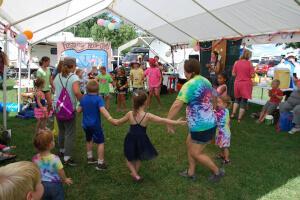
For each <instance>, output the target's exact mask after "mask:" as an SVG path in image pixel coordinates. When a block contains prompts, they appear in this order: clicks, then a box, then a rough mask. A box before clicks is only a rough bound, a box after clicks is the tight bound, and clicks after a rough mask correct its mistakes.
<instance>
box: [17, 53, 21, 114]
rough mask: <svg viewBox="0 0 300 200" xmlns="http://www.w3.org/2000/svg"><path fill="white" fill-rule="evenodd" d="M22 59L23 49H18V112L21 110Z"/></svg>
mask: <svg viewBox="0 0 300 200" xmlns="http://www.w3.org/2000/svg"><path fill="white" fill-rule="evenodd" d="M21 59H22V51H21V49H20V48H19V49H18V65H19V73H18V74H19V77H18V78H19V85H18V112H20V103H21V70H22V67H21Z"/></svg>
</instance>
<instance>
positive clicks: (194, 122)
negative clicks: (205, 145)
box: [177, 75, 216, 132]
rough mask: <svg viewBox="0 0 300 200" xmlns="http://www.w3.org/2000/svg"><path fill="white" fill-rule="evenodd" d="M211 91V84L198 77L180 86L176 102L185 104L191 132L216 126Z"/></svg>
mask: <svg viewBox="0 0 300 200" xmlns="http://www.w3.org/2000/svg"><path fill="white" fill-rule="evenodd" d="M212 90H213V88H212V86H211V83H210V82H209V81H208V80H207V79H206V78H204V77H203V76H200V75H197V76H195V77H194V78H192V79H191V80H189V81H188V82H186V83H185V84H184V85H183V86H182V88H181V90H180V92H179V94H178V96H177V100H180V101H183V102H184V103H186V104H187V109H186V114H187V119H188V125H189V129H190V131H191V132H198V131H205V130H208V129H211V128H213V127H215V126H216V120H215V116H214V112H213V105H212Z"/></svg>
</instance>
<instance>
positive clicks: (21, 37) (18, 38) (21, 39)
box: [16, 33, 27, 46]
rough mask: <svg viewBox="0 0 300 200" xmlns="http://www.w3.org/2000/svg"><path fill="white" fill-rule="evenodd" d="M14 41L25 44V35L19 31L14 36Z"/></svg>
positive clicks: (21, 44)
mask: <svg viewBox="0 0 300 200" xmlns="http://www.w3.org/2000/svg"><path fill="white" fill-rule="evenodd" d="M16 43H17V44H18V45H20V46H23V45H26V44H27V37H26V35H24V34H23V33H20V34H18V35H17V36H16Z"/></svg>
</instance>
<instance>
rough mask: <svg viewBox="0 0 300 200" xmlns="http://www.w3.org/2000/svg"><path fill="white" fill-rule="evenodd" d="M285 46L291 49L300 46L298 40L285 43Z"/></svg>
mask: <svg viewBox="0 0 300 200" xmlns="http://www.w3.org/2000/svg"><path fill="white" fill-rule="evenodd" d="M285 48H286V49H287V48H293V49H298V48H300V42H290V43H286V44H285Z"/></svg>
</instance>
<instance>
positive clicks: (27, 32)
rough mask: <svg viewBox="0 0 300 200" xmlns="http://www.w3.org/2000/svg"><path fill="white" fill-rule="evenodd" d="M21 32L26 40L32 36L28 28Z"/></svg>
mask: <svg viewBox="0 0 300 200" xmlns="http://www.w3.org/2000/svg"><path fill="white" fill-rule="evenodd" d="M23 34H24V35H25V36H26V37H27V39H28V40H31V39H32V37H33V33H32V32H31V31H30V30H26V31H24V32H23Z"/></svg>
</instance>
